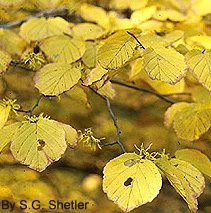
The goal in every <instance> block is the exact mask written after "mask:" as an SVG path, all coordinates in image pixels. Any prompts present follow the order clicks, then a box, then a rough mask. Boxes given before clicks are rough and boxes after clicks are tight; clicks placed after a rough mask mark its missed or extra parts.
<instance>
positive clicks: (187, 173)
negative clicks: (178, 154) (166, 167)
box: [170, 158, 205, 197]
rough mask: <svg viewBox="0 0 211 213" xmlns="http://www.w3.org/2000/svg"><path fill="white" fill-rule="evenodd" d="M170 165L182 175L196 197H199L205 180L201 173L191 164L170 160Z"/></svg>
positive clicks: (174, 159)
mask: <svg viewBox="0 0 211 213" xmlns="http://www.w3.org/2000/svg"><path fill="white" fill-rule="evenodd" d="M170 163H171V164H172V165H174V166H175V167H176V168H177V169H178V170H179V171H180V172H182V173H183V174H184V177H185V179H186V180H187V181H188V182H189V183H190V186H191V188H192V190H193V191H194V193H195V196H196V197H199V196H200V195H201V194H202V192H203V191H204V188H205V180H204V177H203V175H202V174H201V172H200V171H199V170H198V169H197V168H196V167H194V166H193V165H191V163H189V162H186V161H183V160H180V159H176V158H172V159H171V160H170Z"/></svg>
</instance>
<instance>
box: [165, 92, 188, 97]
mask: <svg viewBox="0 0 211 213" xmlns="http://www.w3.org/2000/svg"><path fill="white" fill-rule="evenodd" d="M162 95H163V96H166V97H168V96H173V95H187V96H190V95H191V93H190V92H175V93H167V94H162Z"/></svg>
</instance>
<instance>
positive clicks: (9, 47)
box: [0, 29, 26, 55]
mask: <svg viewBox="0 0 211 213" xmlns="http://www.w3.org/2000/svg"><path fill="white" fill-rule="evenodd" d="M25 46H26V42H25V41H24V40H23V39H21V37H19V36H18V35H17V34H16V33H14V32H13V31H11V30H6V29H0V48H1V49H3V50H5V51H6V52H8V53H10V54H12V55H20V54H21V53H22V51H23V50H24V48H25Z"/></svg>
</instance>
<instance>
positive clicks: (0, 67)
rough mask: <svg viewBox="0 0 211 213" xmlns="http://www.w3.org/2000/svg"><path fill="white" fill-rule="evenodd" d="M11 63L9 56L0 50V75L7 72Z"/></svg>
mask: <svg viewBox="0 0 211 213" xmlns="http://www.w3.org/2000/svg"><path fill="white" fill-rule="evenodd" d="M11 61H12V58H11V57H10V55H9V54H8V53H6V52H3V51H1V50H0V74H2V73H3V72H4V71H6V70H7V68H8V67H9V64H10V62H11Z"/></svg>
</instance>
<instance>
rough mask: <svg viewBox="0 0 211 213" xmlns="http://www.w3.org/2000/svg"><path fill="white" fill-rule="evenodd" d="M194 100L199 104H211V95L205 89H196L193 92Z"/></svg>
mask: <svg viewBox="0 0 211 213" xmlns="http://www.w3.org/2000/svg"><path fill="white" fill-rule="evenodd" d="M192 99H193V100H194V101H195V102H197V103H206V104H207V105H208V104H210V103H211V93H210V92H209V91H208V90H206V89H205V88H203V87H199V86H197V87H195V88H194V89H193V91H192Z"/></svg>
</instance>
